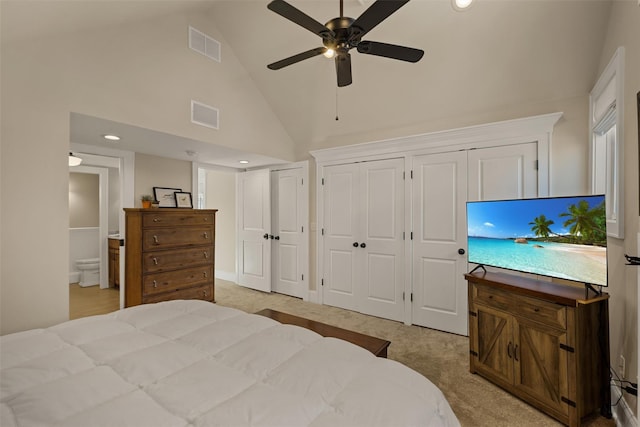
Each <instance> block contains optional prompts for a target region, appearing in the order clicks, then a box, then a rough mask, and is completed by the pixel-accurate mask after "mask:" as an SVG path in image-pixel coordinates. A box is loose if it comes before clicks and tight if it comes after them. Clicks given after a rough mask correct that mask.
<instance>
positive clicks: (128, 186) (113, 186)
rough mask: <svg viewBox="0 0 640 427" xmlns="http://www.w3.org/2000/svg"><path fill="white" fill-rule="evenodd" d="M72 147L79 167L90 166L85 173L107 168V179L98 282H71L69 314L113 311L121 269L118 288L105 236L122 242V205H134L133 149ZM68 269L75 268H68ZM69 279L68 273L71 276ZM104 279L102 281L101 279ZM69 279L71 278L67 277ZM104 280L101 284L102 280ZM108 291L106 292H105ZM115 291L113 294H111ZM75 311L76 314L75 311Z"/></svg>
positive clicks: (119, 298) (120, 297)
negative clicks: (110, 274)
mask: <svg viewBox="0 0 640 427" xmlns="http://www.w3.org/2000/svg"><path fill="white" fill-rule="evenodd" d="M70 148H71V150H72V151H73V153H74V155H75V156H77V157H80V158H82V165H81V166H80V168H83V167H84V168H88V169H90V170H89V171H88V172H87V173H92V172H93V173H96V172H97V171H99V170H106V171H107V174H106V177H105V178H104V182H105V183H108V185H107V186H106V188H104V187H103V188H102V189H101V190H98V191H99V192H100V193H101V194H102V195H103V197H101V198H100V199H102V200H103V202H102V205H103V206H104V207H105V208H106V213H104V211H105V208H103V209H102V210H103V213H102V215H101V216H102V217H103V218H105V219H106V220H103V221H102V226H101V227H100V228H102V230H103V231H101V232H100V233H101V238H100V239H99V245H100V247H101V248H102V253H103V254H104V256H100V267H101V268H100V271H101V272H100V275H101V276H103V275H104V279H102V278H101V280H100V282H101V286H91V287H86V288H82V287H80V286H79V285H77V284H76V285H70V293H69V312H70V316H74V318H75V317H78V316H80V317H84V316H85V315H91V314H101V313H106V312H109V311H114V310H117V309H119V308H122V307H123V306H124V287H125V286H126V284H125V283H124V269H120V272H119V275H118V276H119V283H120V287H119V289H114V288H109V280H108V265H109V261H108V248H107V245H108V243H107V242H108V238H109V237H110V236H111V237H114V238H119V240H120V241H121V242H122V241H123V240H122V239H123V238H124V228H123V227H124V213H123V212H124V211H123V209H122V208H123V207H128V206H133V169H134V166H133V165H134V153H132V152H128V151H121V150H107V149H103V148H100V147H94V146H88V145H84V144H76V143H72V144H71V147H70ZM77 170H78V167H70V168H69V173H70V174H71V173H75V172H76V171H77ZM71 209H72V206H71V200H70V204H69V211H70V212H69V215H70V220H71V215H72V211H71ZM69 248H70V254H69V265H70V268H71V266H72V265H74V263H75V257H74V256H73V255H72V253H71V251H72V248H73V246H72V240H71V236H70V242H69ZM123 259H124V247H121V248H120V265H124V264H123ZM69 271H74V270H72V269H70V270H69ZM70 279H71V277H70ZM103 280H104V281H103ZM70 282H71V280H70ZM102 283H104V284H102ZM105 293H108V294H109V295H108V296H106V295H104V294H105ZM114 294H115V295H114ZM74 313H75V314H74Z"/></svg>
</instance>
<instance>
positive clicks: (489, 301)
mask: <svg viewBox="0 0 640 427" xmlns="http://www.w3.org/2000/svg"><path fill="white" fill-rule="evenodd" d="M472 286H473V292H472V297H473V300H474V302H476V303H478V304H483V305H485V306H489V307H492V308H495V309H498V310H502V311H506V312H509V313H511V314H513V315H514V316H517V317H526V318H527V319H529V320H533V321H535V322H539V323H544V324H546V325H549V326H552V327H555V328H561V329H566V327H567V309H566V307H565V306H563V305H560V304H555V303H553V302H549V301H544V300H541V299H538V298H530V297H527V296H524V295H517V294H514V293H509V292H506V291H503V290H500V289H496V288H492V287H490V286H485V285H479V284H477V283H473V284H472Z"/></svg>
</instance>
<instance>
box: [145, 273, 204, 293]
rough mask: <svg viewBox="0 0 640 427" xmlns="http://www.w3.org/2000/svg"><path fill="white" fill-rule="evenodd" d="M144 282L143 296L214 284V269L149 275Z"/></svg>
mask: <svg viewBox="0 0 640 427" xmlns="http://www.w3.org/2000/svg"><path fill="white" fill-rule="evenodd" d="M142 281H143V284H142V295H144V296H148V295H152V294H157V293H162V292H169V291H176V290H179V289H182V288H185V287H189V286H193V285H198V284H207V283H209V282H213V267H212V266H202V267H193V268H185V269H183V270H176V271H168V272H165V273H153V274H147V275H145V276H144V277H143V279H142Z"/></svg>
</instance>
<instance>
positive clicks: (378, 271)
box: [358, 159, 405, 321]
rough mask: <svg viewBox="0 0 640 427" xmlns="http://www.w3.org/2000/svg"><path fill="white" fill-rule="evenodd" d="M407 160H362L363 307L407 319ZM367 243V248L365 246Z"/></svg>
mask: <svg viewBox="0 0 640 427" xmlns="http://www.w3.org/2000/svg"><path fill="white" fill-rule="evenodd" d="M403 173H404V159H391V160H384V161H375V162H365V163H360V177H361V179H360V183H361V185H360V187H361V188H360V193H361V195H362V198H363V200H362V201H361V203H362V209H361V212H362V215H361V222H360V224H359V225H360V226H361V228H362V230H361V232H360V234H359V235H360V236H361V237H359V239H358V241H359V242H360V256H361V257H362V266H361V267H360V270H361V271H362V279H361V280H360V282H359V285H360V293H359V294H360V295H361V298H360V299H359V301H360V310H359V311H361V312H362V313H366V314H371V315H374V316H378V317H383V318H385V319H391V320H397V321H402V320H404V301H403V299H402V294H403V292H404V276H405V274H404V240H403V232H404V212H405V211H404V205H405V197H404V179H403ZM363 246H364V247H363Z"/></svg>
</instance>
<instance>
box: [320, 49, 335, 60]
mask: <svg viewBox="0 0 640 427" xmlns="http://www.w3.org/2000/svg"><path fill="white" fill-rule="evenodd" d="M323 55H324V57H325V58H329V59H331V58H333V57H334V56H336V51H335V50H333V49H327V50H326V51H325V53H323Z"/></svg>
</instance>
